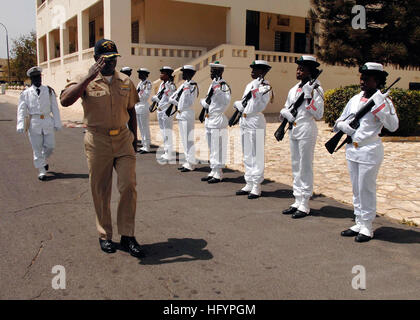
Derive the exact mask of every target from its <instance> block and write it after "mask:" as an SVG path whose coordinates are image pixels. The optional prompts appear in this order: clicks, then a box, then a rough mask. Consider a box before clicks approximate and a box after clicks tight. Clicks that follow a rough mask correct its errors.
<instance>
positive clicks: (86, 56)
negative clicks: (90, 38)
mask: <svg viewBox="0 0 420 320" xmlns="http://www.w3.org/2000/svg"><path fill="white" fill-rule="evenodd" d="M94 51H95V48H89V49H85V50H83V51H82V60H88V59H92V58H93V52H94Z"/></svg>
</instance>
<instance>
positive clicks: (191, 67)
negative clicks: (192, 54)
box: [181, 64, 195, 71]
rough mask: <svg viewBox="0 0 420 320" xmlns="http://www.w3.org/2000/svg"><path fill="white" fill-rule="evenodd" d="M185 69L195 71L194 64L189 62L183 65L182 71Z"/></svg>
mask: <svg viewBox="0 0 420 320" xmlns="http://www.w3.org/2000/svg"><path fill="white" fill-rule="evenodd" d="M184 70H190V71H195V68H194V66H192V65H190V64H187V65H185V66H183V67H182V69H181V71H184Z"/></svg>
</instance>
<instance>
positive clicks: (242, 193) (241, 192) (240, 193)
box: [236, 190, 249, 196]
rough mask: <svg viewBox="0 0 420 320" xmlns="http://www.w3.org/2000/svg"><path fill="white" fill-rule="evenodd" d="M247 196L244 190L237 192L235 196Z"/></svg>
mask: <svg viewBox="0 0 420 320" xmlns="http://www.w3.org/2000/svg"><path fill="white" fill-rule="evenodd" d="M248 194H249V192H248V191H244V190H238V191H236V195H237V196H246V195H248Z"/></svg>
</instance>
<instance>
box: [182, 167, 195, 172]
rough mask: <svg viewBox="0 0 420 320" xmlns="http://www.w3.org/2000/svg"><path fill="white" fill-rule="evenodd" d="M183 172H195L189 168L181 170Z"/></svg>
mask: <svg viewBox="0 0 420 320" xmlns="http://www.w3.org/2000/svg"><path fill="white" fill-rule="evenodd" d="M180 171H181V172H192V171H193V170H190V169H187V168H182V169H180Z"/></svg>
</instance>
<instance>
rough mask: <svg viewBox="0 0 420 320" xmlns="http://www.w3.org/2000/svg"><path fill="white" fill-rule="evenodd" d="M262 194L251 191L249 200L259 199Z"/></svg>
mask: <svg viewBox="0 0 420 320" xmlns="http://www.w3.org/2000/svg"><path fill="white" fill-rule="evenodd" d="M259 197H260V196H259V195H258V194H254V193H250V194H249V195H248V199H249V200H253V199H258V198H259Z"/></svg>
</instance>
